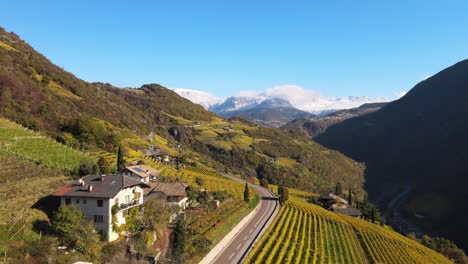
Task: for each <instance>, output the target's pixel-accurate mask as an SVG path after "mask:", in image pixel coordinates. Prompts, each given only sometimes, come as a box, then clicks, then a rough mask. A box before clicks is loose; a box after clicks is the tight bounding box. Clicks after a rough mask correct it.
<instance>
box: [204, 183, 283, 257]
mask: <svg viewBox="0 0 468 264" xmlns="http://www.w3.org/2000/svg"><path fill="white" fill-rule="evenodd" d="M224 176H226V177H228V178H231V179H233V180H236V181H242V180H240V179H239V178H237V177H234V176H230V175H224ZM242 182H244V181H242ZM250 186H251V187H252V188H255V189H256V190H257V192H258V194H259V196H260V197H261V198H262V199H261V200H260V207H259V209H258V211H257V212H256V213H255V215H254V216H253V217H252V219H251V220H250V221H249V222H248V223H247V224H246V225H245V227H244V228H243V229H242V230H241V231H240V232H239V233H238V234H237V235H236V236H235V237H234V238H233V240H232V241H231V242H230V243H229V244H228V245H227V246H226V247H225V248H223V250H222V251H221V252H219V253H218V255H217V256H216V257H215V259H214V261H213V262H212V263H216V264H232V263H240V262H241V261H242V260H243V258H244V257H245V255H247V253H248V252H249V250H250V249H251V247H252V246H253V243H254V241H255V240H256V239H257V237H258V236H260V233H261V232H262V231H263V230H265V229H266V228H267V227H268V225H269V224H270V223H271V221H270V222H268V221H269V220H270V218H272V217H274V215H275V214H276V213H277V212H278V211H277V210H276V209H277V207H279V205H278V201H277V200H269V198H270V199H271V198H274V197H275V196H274V195H273V194H272V193H271V192H270V191H268V190H266V189H265V188H263V187H260V186H257V185H250Z"/></svg>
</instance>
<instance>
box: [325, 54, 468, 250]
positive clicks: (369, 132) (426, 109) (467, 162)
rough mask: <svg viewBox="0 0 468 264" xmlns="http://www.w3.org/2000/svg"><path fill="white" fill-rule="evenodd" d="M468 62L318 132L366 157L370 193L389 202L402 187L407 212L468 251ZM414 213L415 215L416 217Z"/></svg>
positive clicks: (331, 142) (337, 145) (351, 152)
mask: <svg viewBox="0 0 468 264" xmlns="http://www.w3.org/2000/svg"><path fill="white" fill-rule="evenodd" d="M467 88H468V60H465V61H461V62H459V63H457V64H455V65H453V66H452V67H449V68H447V69H445V70H443V71H441V72H440V73H438V74H436V75H434V76H432V77H430V78H428V79H427V80H425V81H422V82H420V83H419V84H417V85H416V86H415V87H414V88H413V89H412V90H411V91H410V92H408V94H406V95H405V96H404V97H403V98H401V99H399V100H397V101H395V102H392V103H390V104H388V105H387V106H386V107H384V108H382V109H381V110H379V111H377V112H374V113H371V114H367V115H364V116H360V117H356V118H351V119H348V120H345V121H343V122H341V123H338V124H335V125H333V126H331V127H329V128H328V130H327V131H326V132H325V133H324V134H322V135H320V136H318V137H316V140H317V142H319V143H321V144H323V145H324V146H326V147H329V148H332V149H336V150H339V151H341V152H343V153H344V154H346V155H348V156H350V157H352V158H354V159H356V160H358V161H362V162H365V163H366V165H367V178H366V180H367V182H366V183H367V190H368V191H369V192H370V195H371V198H373V199H374V200H380V201H381V202H382V204H383V205H384V206H385V205H387V203H388V201H389V200H390V198H391V197H392V196H394V195H395V194H396V193H397V192H399V191H400V190H401V187H405V188H406V189H410V190H411V191H409V195H404V193H402V195H404V196H405V197H404V202H403V203H402V204H403V208H404V210H405V212H406V216H409V217H411V218H412V221H415V222H417V223H419V224H422V225H424V226H426V227H427V228H428V229H429V230H431V231H433V232H434V233H437V234H439V235H444V236H447V237H448V238H450V239H453V240H455V241H456V242H457V243H459V244H460V245H462V246H463V247H464V248H465V249H467V248H468V244H467V240H466V235H467V234H468V222H467V221H466V216H467V213H466V212H467V210H468V205H467V204H466V203H464V202H461V201H464V200H465V199H467V198H468V196H467V192H466V185H467V184H468V156H467V155H465V154H464V153H465V152H466V150H467V149H468V139H467V137H466V135H467V133H468V122H467V119H466V116H467V115H468V104H467V102H468V89H467ZM414 216H417V217H414Z"/></svg>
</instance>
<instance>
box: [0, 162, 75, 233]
mask: <svg viewBox="0 0 468 264" xmlns="http://www.w3.org/2000/svg"><path fill="white" fill-rule="evenodd" d="M0 165H1V170H0V199H1V201H2V206H0V225H3V224H6V223H8V222H10V221H11V220H12V219H13V218H15V217H16V216H17V214H19V213H20V211H21V210H22V209H25V210H27V211H28V212H29V213H35V214H40V211H38V210H32V209H29V208H30V207H31V206H32V205H33V204H34V203H35V202H36V201H38V200H39V199H40V198H42V197H44V196H47V195H50V194H51V193H52V192H53V191H54V190H55V189H56V188H58V187H59V186H60V185H62V184H64V183H65V182H66V181H67V180H69V178H68V177H66V176H64V175H63V173H62V172H61V171H60V170H57V169H51V168H46V167H43V166H40V165H37V164H34V163H31V162H27V161H18V160H17V159H16V158H14V157H0Z"/></svg>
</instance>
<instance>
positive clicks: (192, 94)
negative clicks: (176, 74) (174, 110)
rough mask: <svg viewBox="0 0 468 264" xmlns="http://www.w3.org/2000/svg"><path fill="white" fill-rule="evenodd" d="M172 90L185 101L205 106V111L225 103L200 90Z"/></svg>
mask: <svg viewBox="0 0 468 264" xmlns="http://www.w3.org/2000/svg"><path fill="white" fill-rule="evenodd" d="M172 90H173V91H174V92H176V93H177V94H178V95H180V96H182V97H184V98H185V99H188V100H190V101H192V102H193V103H196V104H199V105H201V106H203V107H204V108H205V109H209V108H210V107H211V106H213V105H216V104H220V103H222V102H223V101H224V99H222V98H219V97H216V96H214V95H212V94H210V93H207V92H204V91H200V90H193V89H186V88H174V89H172Z"/></svg>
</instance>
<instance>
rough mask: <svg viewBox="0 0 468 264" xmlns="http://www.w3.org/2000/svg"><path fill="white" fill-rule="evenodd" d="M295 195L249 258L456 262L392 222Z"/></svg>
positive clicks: (265, 260)
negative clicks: (383, 224) (373, 220)
mask: <svg viewBox="0 0 468 264" xmlns="http://www.w3.org/2000/svg"><path fill="white" fill-rule="evenodd" d="M291 194H294V191H292V192H291ZM292 196H293V197H292V198H290V201H288V204H287V205H286V206H285V207H283V208H282V209H281V211H280V214H278V216H277V217H276V219H275V220H274V222H273V224H272V225H271V226H270V227H269V229H268V230H267V232H266V233H265V234H264V235H263V236H262V238H261V239H260V240H259V242H258V243H257V244H256V246H255V248H254V249H253V250H252V251H251V253H250V254H249V256H248V257H247V259H246V261H245V262H246V263H343V264H344V263H350V264H357V263H437V264H441V263H452V262H451V261H449V260H448V259H447V258H445V257H444V256H442V255H441V254H439V253H437V252H435V251H433V250H431V249H429V248H426V247H424V246H422V245H421V244H419V243H418V242H416V241H413V240H411V239H409V238H407V237H404V236H402V235H400V234H398V233H396V232H394V231H393V230H392V229H390V228H389V227H381V226H379V225H376V224H372V223H369V222H367V221H365V220H361V219H356V218H353V217H349V216H345V215H340V214H335V213H333V212H330V211H327V210H325V209H323V208H321V207H319V206H317V205H313V204H310V203H307V202H304V201H303V200H302V199H301V198H299V197H297V196H295V195H292Z"/></svg>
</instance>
